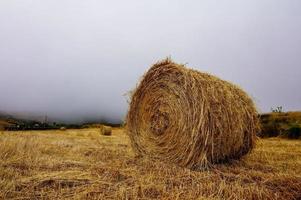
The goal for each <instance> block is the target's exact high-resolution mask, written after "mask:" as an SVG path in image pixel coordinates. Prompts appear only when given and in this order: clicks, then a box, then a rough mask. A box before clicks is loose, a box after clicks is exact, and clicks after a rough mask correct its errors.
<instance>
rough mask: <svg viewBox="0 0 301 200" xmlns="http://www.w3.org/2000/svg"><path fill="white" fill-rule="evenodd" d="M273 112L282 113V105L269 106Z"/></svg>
mask: <svg viewBox="0 0 301 200" xmlns="http://www.w3.org/2000/svg"><path fill="white" fill-rule="evenodd" d="M271 110H272V112H273V113H282V112H283V107H282V106H278V107H276V109H275V108H271Z"/></svg>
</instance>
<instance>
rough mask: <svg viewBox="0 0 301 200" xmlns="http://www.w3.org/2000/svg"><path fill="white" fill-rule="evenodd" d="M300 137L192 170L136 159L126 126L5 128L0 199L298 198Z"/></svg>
mask: <svg viewBox="0 0 301 200" xmlns="http://www.w3.org/2000/svg"><path fill="white" fill-rule="evenodd" d="M300 165H301V141H300V140H295V141H293V140H284V139H263V140H259V142H258V145H257V147H256V148H255V149H254V151H253V152H252V153H251V154H249V155H248V156H246V157H244V158H243V159H242V160H240V161H235V162H233V163H228V164H220V165H216V166H215V167H214V168H213V169H210V170H207V171H191V170H188V169H184V168H180V167H177V166H175V165H166V164H164V163H161V162H152V161H149V160H147V159H145V158H139V157H135V156H134V153H133V152H132V150H131V148H130V144H129V140H128V138H127V136H126V134H124V132H123V130H122V129H115V128H113V135H112V136H111V137H106V136H102V135H100V134H99V129H98V128H95V129H83V130H66V131H59V130H58V131H26V132H3V133H1V132H0V199H171V200H173V199H300V198H301V168H300Z"/></svg>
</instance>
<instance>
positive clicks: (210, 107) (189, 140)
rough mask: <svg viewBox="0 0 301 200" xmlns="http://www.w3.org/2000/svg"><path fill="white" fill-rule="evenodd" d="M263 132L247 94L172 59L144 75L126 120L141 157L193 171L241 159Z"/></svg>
mask: <svg viewBox="0 0 301 200" xmlns="http://www.w3.org/2000/svg"><path fill="white" fill-rule="evenodd" d="M258 131H259V120H258V114H257V111H256V108H255V106H254V104H253V101H252V100H251V98H250V97H249V96H248V95H247V94H246V93H245V92H244V91H243V90H241V89H240V88H239V87H237V86H235V85H233V84H231V83H229V82H226V81H223V80H221V79H219V78H217V77H215V76H212V75H209V74H207V73H201V72H198V71H196V70H192V69H188V68H186V67H184V66H183V65H179V64H176V63H173V62H172V61H171V60H169V59H166V60H163V61H161V62H159V63H157V64H155V65H153V66H152V67H151V68H150V69H149V71H148V72H147V73H146V74H145V75H144V77H143V79H142V81H141V82H140V84H139V85H138V87H137V88H136V90H135V91H134V93H133V96H132V98H131V103H130V108H129V112H128V115H127V120H126V132H127V134H128V135H129V137H130V140H131V144H132V147H133V149H134V150H135V152H136V153H137V154H138V155H146V156H148V157H150V158H154V159H159V160H163V161H165V162H170V163H175V164H177V165H179V166H184V167H188V168H191V169H196V168H200V167H207V166H208V165H210V164H213V163H219V162H225V161H227V160H229V159H238V158H240V157H241V156H243V155H245V154H247V153H248V152H249V151H250V150H251V149H252V148H253V147H254V144H255V137H256V133H257V132H258Z"/></svg>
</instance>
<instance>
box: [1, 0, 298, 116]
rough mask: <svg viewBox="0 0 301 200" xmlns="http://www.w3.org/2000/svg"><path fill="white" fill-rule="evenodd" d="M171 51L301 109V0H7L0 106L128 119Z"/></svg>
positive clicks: (272, 102)
mask: <svg viewBox="0 0 301 200" xmlns="http://www.w3.org/2000/svg"><path fill="white" fill-rule="evenodd" d="M167 56H171V57H172V59H174V61H176V62H180V63H188V64H187V65H188V66H191V67H193V68H195V69H199V70H202V71H206V72H210V73H211V74H214V75H217V76H219V77H220V78H222V79H225V80H229V81H231V82H234V83H236V84H238V85H240V86H241V87H242V88H244V89H245V90H246V91H247V92H248V93H249V94H250V95H251V96H252V97H253V98H254V100H255V102H256V104H257V105H258V108H259V110H260V111H261V112H266V111H270V108H271V107H276V106H283V107H284V109H285V110H301V92H300V86H301V80H300V78H301V1H300V0H243V1H242V0H203V1H200V0H187V1H183V0H152V1H141V0H127V1H122V0H120V1H117V0H111V1H102V0H85V1H83V0H43V1H39V0H1V1H0V90H1V94H0V110H4V111H13V112H36V113H47V114H48V115H49V116H53V117H59V116H60V117H64V118H65V119H70V120H73V119H77V120H82V119H86V118H87V117H97V116H98V117H100V116H106V117H107V118H110V119H119V118H123V117H124V116H125V113H126V111H127V101H126V98H125V97H124V96H123V94H125V93H126V92H127V91H129V90H130V89H132V88H133V87H134V86H135V85H136V83H137V81H138V79H139V78H140V76H141V75H143V73H144V72H145V71H146V70H147V69H148V68H149V67H150V65H151V64H153V63H154V62H156V61H157V60H159V59H162V58H165V57H167Z"/></svg>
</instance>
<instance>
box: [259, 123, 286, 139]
mask: <svg viewBox="0 0 301 200" xmlns="http://www.w3.org/2000/svg"><path fill="white" fill-rule="evenodd" d="M281 132H282V129H281V126H280V124H278V123H275V122H273V121H271V122H269V123H266V124H261V133H260V135H259V136H260V137H277V136H279V135H280V134H281Z"/></svg>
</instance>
